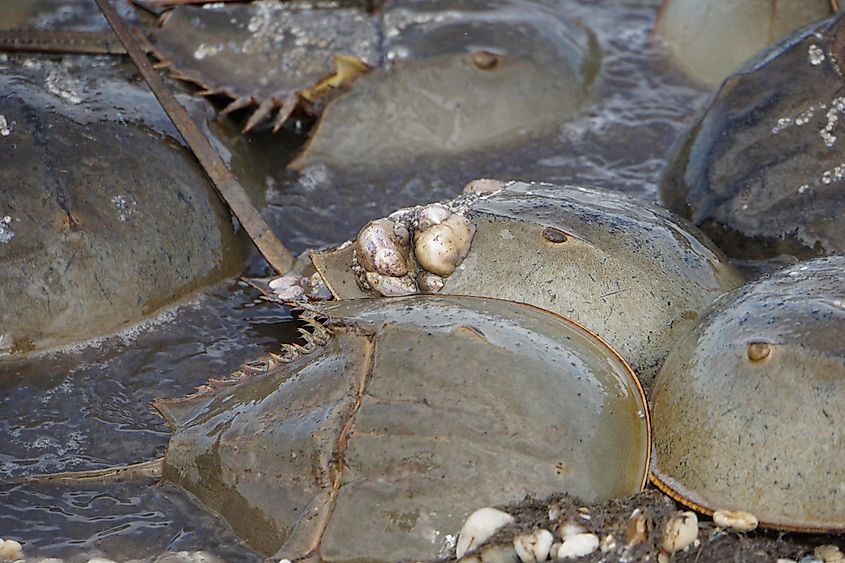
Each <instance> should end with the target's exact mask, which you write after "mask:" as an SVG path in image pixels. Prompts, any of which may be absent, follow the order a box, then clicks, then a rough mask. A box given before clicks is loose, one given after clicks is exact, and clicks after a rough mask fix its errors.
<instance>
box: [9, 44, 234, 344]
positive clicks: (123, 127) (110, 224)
mask: <svg viewBox="0 0 845 563" xmlns="http://www.w3.org/2000/svg"><path fill="white" fill-rule="evenodd" d="M91 60H92V59H77V61H80V62H75V63H71V62H68V63H67V64H60V63H55V62H53V61H52V60H50V59H47V58H36V59H31V60H30V62H29V64H26V65H23V64H19V63H17V62H15V61H14V60H9V61H7V62H0V92H2V94H0V96H2V103H0V114H2V115H3V122H4V123H5V125H6V127H5V128H3V127H0V170H2V172H1V173H0V174H2V180H0V264H2V267H0V342H2V346H1V347H2V352H8V351H10V350H11V351H27V350H31V349H43V348H47V347H52V346H56V345H61V344H66V343H69V342H77V341H80V340H83V339H87V338H91V337H94V336H99V335H104V334H109V333H112V332H114V331H115V330H117V329H119V328H120V327H122V326H124V325H125V324H127V323H132V322H137V321H139V320H141V319H142V318H143V317H145V316H147V315H150V314H152V313H154V312H155V311H156V310H157V309H158V308H159V307H161V306H163V305H167V304H168V303H172V302H173V301H175V300H176V299H178V298H180V297H182V296H185V295H187V294H190V293H191V292H193V291H194V290H195V289H196V288H198V287H201V286H203V285H206V284H210V283H213V282H216V281H219V280H220V279H222V278H224V277H226V276H228V275H231V274H233V273H235V272H237V270H238V268H239V263H240V258H241V256H242V253H241V243H240V242H239V241H238V240H237V238H236V236H235V233H234V229H233V227H232V222H231V220H230V218H229V214H228V212H227V210H226V209H225V207H224V206H223V204H222V203H221V201H220V200H219V198H218V196H217V195H216V194H215V193H214V191H213V188H212V186H211V184H210V183H209V181H208V180H207V178H206V176H205V174H204V173H203V171H202V169H201V168H200V166H199V164H197V162H196V160H195V159H194V157H193V156H192V155H191V153H190V151H188V149H187V148H185V147H184V146H182V144H181V141H180V140H178V135H177V133H176V131H175V129H174V128H173V126H172V125H171V124H170V122H169V120H168V119H167V116H166V115H165V114H164V112H163V111H162V110H161V108H160V107H159V105H158V102H157V101H156V100H155V98H154V97H153V95H152V93H151V92H149V91H148V90H147V89H146V87H145V86H143V84H139V83H138V82H137V81H136V80H135V81H133V80H132V79H131V77H132V76H133V74H132V71H131V70H130V69H131V67H130V66H128V63H127V64H124V63H114V64H112V63H111V62H109V63H105V62H102V61H101V62H99V63H98V64H95V65H92V64H90V63H91ZM83 71H84V72H83Z"/></svg>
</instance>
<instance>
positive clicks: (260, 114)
mask: <svg viewBox="0 0 845 563" xmlns="http://www.w3.org/2000/svg"><path fill="white" fill-rule="evenodd" d="M330 30H334V31H330ZM340 30H342V32H341V31H340ZM378 37H379V33H378V28H377V22H376V21H375V19H374V18H373V17H371V16H370V15H368V14H367V13H366V12H364V11H362V10H359V9H355V8H339V7H336V6H335V7H331V8H329V9H319V8H312V7H311V6H307V5H303V4H301V3H280V2H276V1H274V0H259V1H257V2H252V3H250V4H245V5H225V4H221V5H213V4H211V5H207V6H202V7H200V6H179V7H177V8H175V9H173V10H171V11H169V12H166V13H165V14H164V15H163V16H162V18H161V19H160V20H159V28H158V29H154V30H152V31H151V32H150V35H149V43H150V45H151V47H152V50H153V53H154V54H155V56H156V57H157V58H159V59H160V61H161V63H160V66H161V67H166V68H169V69H170V73H171V74H172V75H173V76H174V77H175V78H179V79H180V80H185V81H188V82H193V83H195V84H197V85H198V86H199V87H200V88H202V89H203V90H202V91H201V92H200V94H201V95H208V96H210V95H215V96H220V95H222V96H225V97H228V98H230V99H231V100H232V101H231V102H230V103H229V105H228V106H226V108H225V109H224V110H223V114H227V113H230V112H232V111H235V110H238V109H243V108H248V107H255V106H257V109H255V111H254V112H253V114H252V115H251V116H250V118H249V120H248V121H247V122H246V125H245V126H244V131H249V130H250V129H252V128H253V127H255V126H256V125H258V124H259V123H260V122H261V121H263V120H265V119H267V118H268V117H270V116H271V115H272V114H273V113H274V112H275V113H276V115H275V118H274V129H276V130H278V129H279V128H281V126H282V125H283V124H284V123H285V121H286V120H287V118H288V117H289V116H290V114H291V113H292V112H293V111H294V110H295V109H296V108H297V106H299V105H300V104H313V103H316V102H317V101H318V100H320V98H322V97H323V96H324V95H326V94H327V93H328V92H330V90H331V89H333V88H337V87H340V86H342V85H343V84H344V83H346V82H348V81H350V80H352V79H353V78H355V77H356V76H358V75H359V74H361V73H363V72H365V71H366V70H367V69H368V68H369V67H370V66H373V65H375V64H377V63H378V62H379V59H380V57H379V51H378V44H377V38H378Z"/></svg>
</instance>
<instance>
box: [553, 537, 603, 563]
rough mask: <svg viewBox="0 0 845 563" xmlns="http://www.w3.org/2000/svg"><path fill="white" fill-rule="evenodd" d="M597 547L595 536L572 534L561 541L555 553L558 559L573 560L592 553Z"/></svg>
mask: <svg viewBox="0 0 845 563" xmlns="http://www.w3.org/2000/svg"><path fill="white" fill-rule="evenodd" d="M598 547H599V537H598V536H597V535H595V534H573V535H571V536H569V537H568V538H566V539H564V540H563V544H562V545H561V546H560V548H559V549H558V551H557V554H556V555H557V558H558V559H575V558H577V557H584V556H585V555H589V554H591V553H592V552H594V551H595V550H596V549H598Z"/></svg>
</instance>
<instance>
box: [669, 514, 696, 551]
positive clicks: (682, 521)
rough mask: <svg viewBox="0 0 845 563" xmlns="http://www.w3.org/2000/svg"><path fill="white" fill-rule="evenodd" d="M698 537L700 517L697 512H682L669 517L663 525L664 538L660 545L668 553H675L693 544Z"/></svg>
mask: <svg viewBox="0 0 845 563" xmlns="http://www.w3.org/2000/svg"><path fill="white" fill-rule="evenodd" d="M697 538H698V517H697V516H696V515H695V512H691V511H687V512H681V513H680V514H676V515H675V516H672V517H671V518H669V520H667V521H666V524H664V525H663V540H662V541H661V542H660V546H661V547H662V548H663V551H666V552H667V553H675V552H676V551H681V550H682V549H686V548H688V547H689V546H691V545H692V543H693V542H694V541H695V540H696V539H697Z"/></svg>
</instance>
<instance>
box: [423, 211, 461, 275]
mask: <svg viewBox="0 0 845 563" xmlns="http://www.w3.org/2000/svg"><path fill="white" fill-rule="evenodd" d="M473 235H475V225H473V224H472V223H470V221H469V219H467V218H466V217H463V216H461V215H457V214H453V215H450V216H449V217H448V218H447V219H446V220H445V221H443V222H442V223H439V224H436V225H432V226H431V227H429V228H428V229H425V230H418V231H417V233H416V236H415V237H414V239H415V240H414V251H415V256H416V259H417V262H418V263H419V265H420V266H421V267H422V268H424V269H425V270H427V271H429V272H432V273H434V274H437V275H438V276H448V275H451V274H452V272H454V271H455V268H457V267H458V266H459V265H460V264H461V262H463V260H464V258H466V256H467V254H469V249H470V245H471V244H472V237H473Z"/></svg>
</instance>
